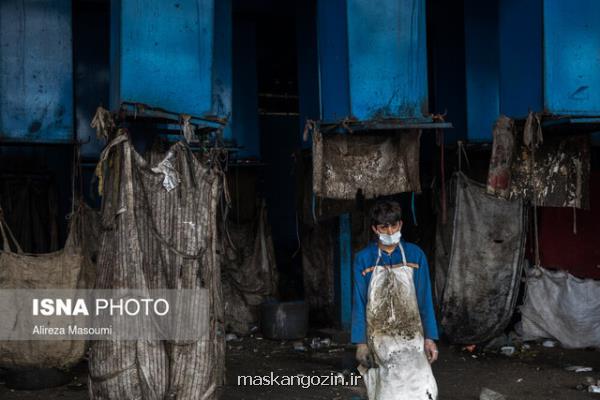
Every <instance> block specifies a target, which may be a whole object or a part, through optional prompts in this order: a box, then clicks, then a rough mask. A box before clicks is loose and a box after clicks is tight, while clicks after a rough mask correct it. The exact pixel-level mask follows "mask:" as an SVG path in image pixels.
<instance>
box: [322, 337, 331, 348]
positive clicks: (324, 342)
mask: <svg viewBox="0 0 600 400" xmlns="http://www.w3.org/2000/svg"><path fill="white" fill-rule="evenodd" d="M321 346H323V347H329V346H331V339H329V338H325V339H323V340H321Z"/></svg>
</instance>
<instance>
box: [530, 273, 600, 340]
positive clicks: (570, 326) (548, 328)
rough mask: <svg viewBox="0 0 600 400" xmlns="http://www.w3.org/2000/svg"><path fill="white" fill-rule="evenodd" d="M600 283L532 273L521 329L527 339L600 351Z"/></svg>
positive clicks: (556, 274) (591, 280) (557, 275)
mask: <svg viewBox="0 0 600 400" xmlns="http://www.w3.org/2000/svg"><path fill="white" fill-rule="evenodd" d="M598 310H600V281H596V280H593V279H579V278H576V277H574V276H573V275H570V274H569V273H567V272H565V271H550V270H547V269H545V268H540V267H538V268H533V269H532V270H531V271H528V277H527V284H526V292H525V298H524V301H523V306H522V307H521V316H522V319H521V327H522V335H523V339H525V340H534V339H540V338H552V339H556V340H558V341H559V342H560V343H561V345H562V346H563V347H566V348H585V347H597V348H600V312H598Z"/></svg>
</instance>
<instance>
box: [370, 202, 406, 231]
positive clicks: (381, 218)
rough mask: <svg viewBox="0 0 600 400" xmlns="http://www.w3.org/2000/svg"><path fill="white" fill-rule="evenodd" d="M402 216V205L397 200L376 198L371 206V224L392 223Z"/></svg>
mask: <svg viewBox="0 0 600 400" xmlns="http://www.w3.org/2000/svg"><path fill="white" fill-rule="evenodd" d="M401 218H402V207H400V204H398V202H397V201H393V200H378V201H377V202H376V203H375V205H374V206H373V208H371V225H372V226H377V225H388V224H389V225H392V224H395V223H396V222H398V221H400V219H401Z"/></svg>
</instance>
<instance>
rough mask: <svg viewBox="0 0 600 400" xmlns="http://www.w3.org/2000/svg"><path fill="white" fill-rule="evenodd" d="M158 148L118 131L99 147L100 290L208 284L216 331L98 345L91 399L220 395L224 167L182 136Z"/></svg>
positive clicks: (95, 346)
mask: <svg viewBox="0 0 600 400" xmlns="http://www.w3.org/2000/svg"><path fill="white" fill-rule="evenodd" d="M151 151H152V152H153V153H152V154H150V155H149V156H148V157H147V160H150V161H147V160H146V159H144V158H143V157H142V156H140V155H139V154H138V153H137V152H136V150H135V149H134V148H133V146H132V144H131V142H130V140H129V136H128V135H127V133H126V132H125V131H123V130H119V131H118V132H117V136H116V137H115V138H113V139H112V140H111V142H110V143H109V144H108V145H107V146H106V147H105V149H104V150H103V152H102V154H101V157H100V161H99V164H98V166H97V168H96V173H97V174H98V175H99V184H100V183H101V185H102V186H101V187H102V195H103V197H102V215H101V220H102V236H101V245H100V254H99V256H98V274H97V279H96V288H97V289H127V288H133V289H141V290H144V289H195V288H205V289H208V290H209V299H210V300H209V301H210V304H209V309H210V326H209V338H208V340H197V341H191V342H190V341H185V342H181V341H175V340H173V341H161V340H141V339H140V340H129V341H125V340H123V341H117V340H114V341H109V340H104V341H96V342H94V343H93V344H92V347H91V351H90V359H89V371H90V374H89V382H88V387H89V394H90V398H91V399H96V400H98V399H102V400H109V399H110V400H117V399H140V400H142V399H143V400H146V399H165V398H178V399H185V400H194V399H203V400H206V399H214V398H216V391H215V390H216V387H217V386H218V385H219V384H221V383H222V381H223V372H224V358H225V356H224V348H225V347H224V346H225V342H224V337H223V311H222V310H223V306H222V298H221V273H220V261H219V259H218V252H217V249H218V243H219V241H218V237H217V218H216V216H217V209H218V204H219V199H220V195H221V188H222V176H223V174H222V171H220V169H218V167H217V166H218V164H217V163H216V162H214V159H212V158H210V156H211V153H208V154H207V155H205V156H201V157H202V158H200V157H198V158H197V157H196V156H195V155H193V154H192V152H191V150H190V148H189V147H188V146H187V144H184V143H183V142H179V143H176V144H174V145H173V146H171V147H170V148H169V149H167V150H166V151H162V150H160V149H158V148H156V147H153V148H152V150H151ZM157 152H158V153H157ZM155 160H160V161H158V162H155ZM149 323H151V322H149Z"/></svg>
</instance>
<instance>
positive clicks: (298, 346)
mask: <svg viewBox="0 0 600 400" xmlns="http://www.w3.org/2000/svg"><path fill="white" fill-rule="evenodd" d="M294 350H296V351H306V347H305V346H304V343H302V342H294Z"/></svg>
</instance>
